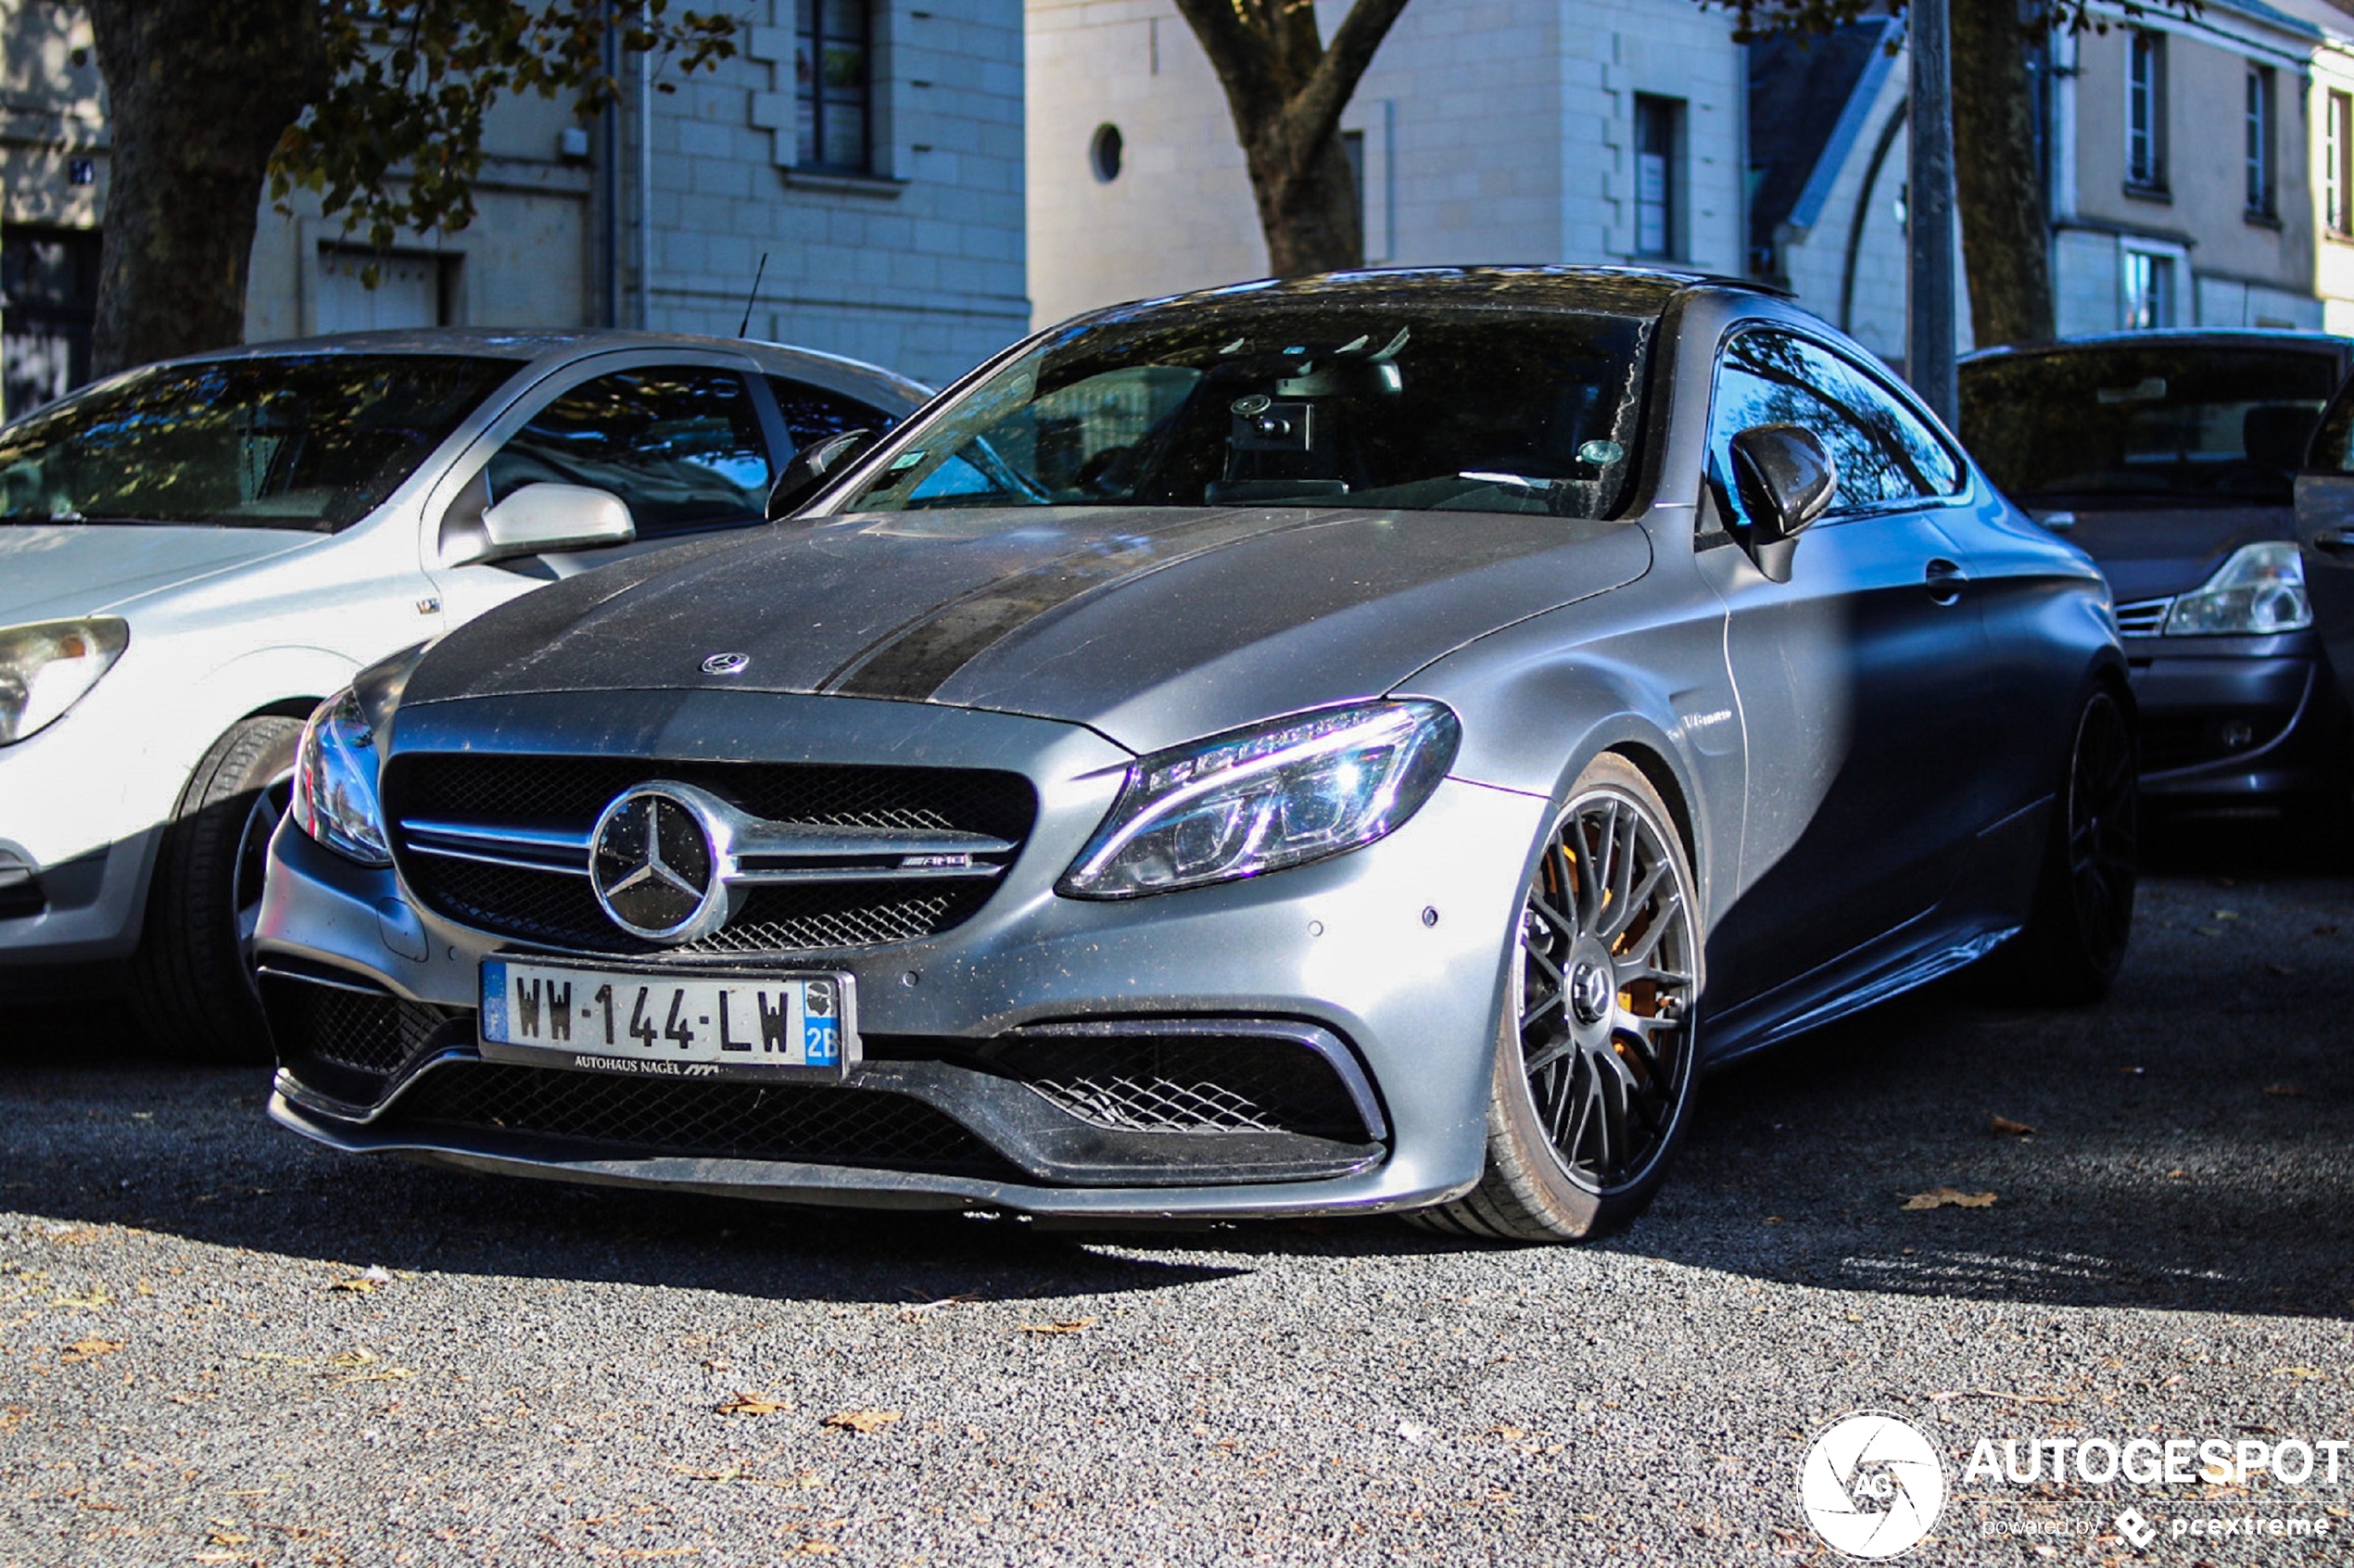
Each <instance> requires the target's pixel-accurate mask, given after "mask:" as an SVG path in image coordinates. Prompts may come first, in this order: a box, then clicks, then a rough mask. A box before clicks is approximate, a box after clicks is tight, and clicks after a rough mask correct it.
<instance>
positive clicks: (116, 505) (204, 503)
mask: <svg viewBox="0 0 2354 1568" xmlns="http://www.w3.org/2000/svg"><path fill="white" fill-rule="evenodd" d="M517 368H518V367H517V365H516V364H515V363H513V361H510V360H493V359H479V358H473V357H468V356H462V355H454V354H434V355H428V354H304V355H286V356H283V357H272V358H266V359H250V360H209V361H204V362H200V363H196V364H179V365H158V366H155V367H153V368H152V369H148V370H144V371H137V372H133V373H132V374H131V375H130V376H129V377H128V378H126V379H124V380H121V381H115V382H109V383H108V384H106V385H105V386H97V387H94V388H92V389H91V390H90V391H88V392H86V393H83V394H82V395H81V396H79V397H75V398H67V399H66V400H65V401H63V402H60V403H57V404H54V405H52V406H51V407H49V408H46V409H44V410H41V411H39V412H37V413H34V414H32V415H29V416H28V417H26V418H24V419H21V420H19V421H18V422H17V423H16V424H11V425H9V426H7V427H6V429H0V524H36V523H149V524H210V525H217V526H223V527H233V528H285V529H295V530H299V531H304V532H310V533H333V532H335V530H337V529H339V528H343V527H346V526H348V525H350V524H352V523H355V522H357V521H359V520H360V519H361V518H362V517H364V516H366V515H367V514H368V513H369V512H372V511H373V510H374V509H375V508H376V507H377V506H378V505H380V504H381V503H382V502H383V500H384V499H385V498H386V496H388V495H390V494H391V493H392V492H393V490H394V489H395V488H396V487H399V484H400V482H401V481H402V480H404V479H406V478H408V477H409V475H410V474H412V473H414V472H415V471H416V467H417V465H418V464H419V463H421V462H424V459H425V457H426V456H427V455H428V454H429V453H431V452H432V450H433V449H435V448H436V447H437V446H439V445H440V444H441V442H442V439H443V438H444V437H445V436H448V435H449V433H450V431H452V430H454V429H455V428H457V425H458V423H459V422H460V421H461V420H462V419H464V418H465V417H466V415H467V414H468V413H470V412H472V411H474V410H475V407H476V406H477V405H479V404H480V403H481V402H482V400H483V398H486V397H487V396H488V395H489V394H490V392H491V391H492V390H493V389H494V388H495V387H497V386H500V384H501V383H503V382H504V381H506V380H507V379H508V378H509V377H510V376H512V375H513V373H515V371H516V369H517Z"/></svg>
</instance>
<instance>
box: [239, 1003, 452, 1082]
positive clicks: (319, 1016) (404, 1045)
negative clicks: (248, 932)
mask: <svg viewBox="0 0 2354 1568" xmlns="http://www.w3.org/2000/svg"><path fill="white" fill-rule="evenodd" d="M260 985H261V1004H262V1007H263V1010H264V1011H265V1012H266V1013H267V1015H268V1017H269V1019H270V1033H271V1037H272V1039H273V1040H274V1041H275V1042H276V1043H277V1048H278V1055H279V1056H281V1057H283V1058H284V1059H285V1060H287V1061H290V1062H295V1063H298V1064H310V1063H321V1062H323V1063H325V1064H326V1065H327V1066H328V1067H330V1068H337V1069H344V1070H345V1072H346V1073H348V1074H357V1075H360V1076H361V1078H362V1079H364V1080H365V1081H364V1082H361V1083H356V1084H355V1083H353V1082H351V1081H348V1080H346V1081H337V1082H333V1083H329V1084H323V1085H322V1087H327V1088H333V1089H335V1090H337V1091H338V1092H341V1093H344V1094H348V1095H350V1096H351V1097H352V1098H355V1099H362V1100H365V1099H372V1098H373V1097H374V1095H375V1093H376V1091H377V1089H378V1088H379V1087H380V1086H381V1084H382V1082H383V1081H384V1080H385V1079H386V1078H388V1077H390V1076H391V1075H392V1073H393V1072H394V1071H395V1070H396V1069H398V1068H399V1066H400V1065H401V1064H402V1063H403V1062H405V1061H407V1060H408V1059H409V1058H410V1057H411V1056H415V1055H416V1054H417V1052H419V1051H420V1050H422V1049H424V1046H425V1044H426V1043H427V1042H429V1041H430V1040H431V1039H432V1038H433V1036H434V1034H435V1032H436V1031H438V1030H439V1029H440V1028H441V1027H442V1026H443V1025H444V1024H446V1023H448V1022H449V1020H450V1019H451V1018H460V1017H462V1016H463V1015H462V1013H460V1012H459V1011H458V1010H457V1009H455V1008H449V1007H435V1006H429V1005H425V1004H424V1003H419V1002H404V1001H402V1000H401V999H400V998H399V997H398V996H394V995H391V994H389V993H380V994H373V995H372V994H369V993H365V992H360V991H353V990H348V989H346V988H344V987H342V986H337V985H321V984H316V983H314V982H312V981H310V980H298V979H296V978H294V977H293V976H289V975H278V974H267V975H263V976H262V977H261V980H260ZM307 1076H310V1077H317V1076H319V1075H318V1074H317V1073H316V1072H310V1073H307Z"/></svg>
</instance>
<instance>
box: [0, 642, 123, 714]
mask: <svg viewBox="0 0 2354 1568" xmlns="http://www.w3.org/2000/svg"><path fill="white" fill-rule="evenodd" d="M130 640H131V628H130V627H129V626H126V625H124V624H123V623H122V622H121V621H119V620H117V619H116V618H115V617H114V616H112V615H94V616H92V617H91V618H90V619H88V620H83V621H41V622H37V623H35V624H34V625H32V626H9V627H6V628H5V629H0V746H6V745H8V744H10V743H11V742H13V741H18V740H23V739H24V738H25V737H26V736H28V735H32V734H33V733H35V732H36V731H39V730H41V729H44V728H45V727H48V726H49V725H50V724H52V723H54V722H55V721H56V720H57V718H59V717H60V716H61V715H63V714H64V713H65V711H66V710H67V709H68V708H70V707H72V706H73V705H74V704H75V703H76V702H81V701H82V694H83V693H84V692H86V691H88V690H89V689H91V688H92V687H94V686H95V685H97V684H98V677H100V676H102V675H104V674H106V673H107V671H108V670H109V669H111V668H112V667H113V666H114V662H115V661H116V660H117V659H120V657H122V650H123V647H124V645H125V644H127V643H128V642H129V641H130Z"/></svg>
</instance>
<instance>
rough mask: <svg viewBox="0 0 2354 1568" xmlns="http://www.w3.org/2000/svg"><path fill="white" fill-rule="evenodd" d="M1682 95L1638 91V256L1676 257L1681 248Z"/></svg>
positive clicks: (1636, 158) (1636, 143) (1636, 119)
mask: <svg viewBox="0 0 2354 1568" xmlns="http://www.w3.org/2000/svg"><path fill="white" fill-rule="evenodd" d="M1683 118H1684V103H1683V100H1682V99H1680V98H1655V97H1653V96H1652V95H1650V94H1648V93H1638V94H1636V95H1635V254H1636V255H1638V256H1650V257H1661V258H1664V257H1672V256H1675V255H1677V252H1678V248H1679V246H1678V242H1679V241H1680V240H1681V239H1682V238H1683V236H1682V235H1681V234H1677V232H1676V230H1677V222H1676V206H1677V196H1678V195H1679V194H1680V193H1678V192H1677V189H1676V184H1677V180H1676V173H1677V170H1676V161H1677V160H1676V145H1677V141H1678V140H1679V139H1680V137H1679V133H1680V132H1681V131H1682V130H1683V125H1682V120H1683Z"/></svg>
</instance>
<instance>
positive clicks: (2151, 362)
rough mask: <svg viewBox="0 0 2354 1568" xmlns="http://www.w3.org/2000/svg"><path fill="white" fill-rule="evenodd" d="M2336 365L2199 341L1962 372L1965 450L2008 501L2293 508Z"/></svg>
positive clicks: (2015, 360) (2051, 356)
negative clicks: (2154, 502) (2301, 470)
mask: <svg viewBox="0 0 2354 1568" xmlns="http://www.w3.org/2000/svg"><path fill="white" fill-rule="evenodd" d="M2337 366H2338V360H2337V357H2336V356H2335V355H2334V354H2330V353H2326V352H2321V353H2317V352H2315V351H2313V350H2311V349H2296V348H2216V347H2212V346H2201V345H2195V344H2183V345H2158V344H2153V345H2151V346H2150V347H2148V348H2139V347H2135V348H2123V347H2120V348H2082V349H2061V350H2059V351H2057V352H2055V353H2048V354H2022V355H2018V356H2015V357H2013V356H2005V357H2002V358H1998V359H1993V360H1981V361H1979V362H1977V363H1975V364H1968V365H1964V366H1963V367H1962V374H1961V391H1962V442H1963V444H1964V445H1965V446H1967V447H1968V448H1969V449H1970V452H1971V455H1973V456H1974V457H1976V458H1977V459H1978V461H1979V463H1980V465H1981V467H1983V468H1984V469H1985V470H1986V473H1987V476H1988V477H1990V478H1992V479H1993V481H1994V483H1995V484H1996V485H1997V486H1999V487H2001V488H2002V489H2004V490H2005V491H2006V492H2007V493H2009V494H2010V495H2012V496H2014V497H2020V496H2034V497H2047V498H2062V499H2069V500H2071V501H2080V502H2082V501H2090V502H2093V503H2095V504H2098V503H2100V502H2101V501H2102V500H2103V499H2109V500H2111V501H2113V502H2115V503H2117V504H2130V503H2132V502H2135V501H2142V502H2147V501H2149V500H2151V499H2161V498H2162V499H2165V500H2167V501H2168V502H2170V503H2172V502H2177V501H2180V502H2185V503H2188V504H2191V505H2237V506H2246V505H2248V504H2250V503H2255V504H2259V505H2281V506H2285V505H2287V504H2288V503H2289V501H2290V499H2291V487H2292V486H2293V485H2294V483H2295V479H2296V475H2297V465H2298V463H2299V462H2300V461H2301V459H2302V458H2303V455H2304V450H2305V443H2306V440H2307V439H2308V438H2309V437H2310V436H2311V435H2312V433H2313V425H2314V423H2315V421H2316V420H2317V419H2318V418H2319V417H2320V415H2321V411H2322V403H2324V402H2325V401H2327V400H2328V398H2329V395H2330V393H2331V392H2332V391H2334V390H2335V388H2336V386H2337Z"/></svg>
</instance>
